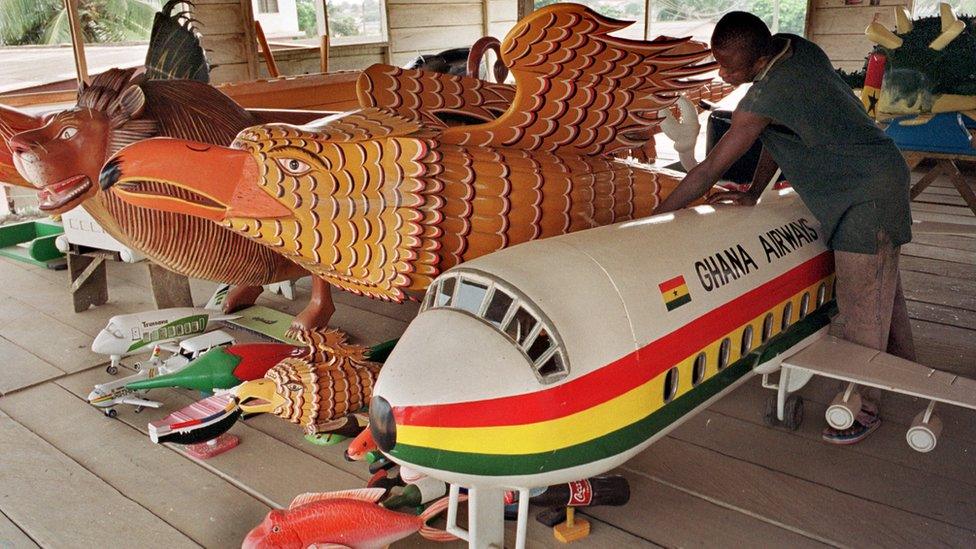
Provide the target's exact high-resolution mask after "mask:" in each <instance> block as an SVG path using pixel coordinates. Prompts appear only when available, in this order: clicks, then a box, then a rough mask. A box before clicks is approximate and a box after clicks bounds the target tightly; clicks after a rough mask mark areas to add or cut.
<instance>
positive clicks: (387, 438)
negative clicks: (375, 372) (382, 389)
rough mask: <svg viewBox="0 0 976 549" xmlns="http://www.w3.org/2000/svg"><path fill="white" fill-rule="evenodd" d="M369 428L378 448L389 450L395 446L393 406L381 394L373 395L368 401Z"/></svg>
mask: <svg viewBox="0 0 976 549" xmlns="http://www.w3.org/2000/svg"><path fill="white" fill-rule="evenodd" d="M369 430H370V432H371V433H372V435H373V440H375V441H376V445H377V446H379V448H380V450H383V451H384V452H389V451H391V450H393V447H394V446H396V435H397V433H396V421H394V419H393V407H392V406H390V403H389V402H387V401H386V399H385V398H383V397H381V396H374V397H373V400H372V401H371V402H370V403H369Z"/></svg>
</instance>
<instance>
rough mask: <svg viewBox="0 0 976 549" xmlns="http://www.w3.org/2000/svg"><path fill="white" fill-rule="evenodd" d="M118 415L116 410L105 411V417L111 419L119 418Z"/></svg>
mask: <svg viewBox="0 0 976 549" xmlns="http://www.w3.org/2000/svg"><path fill="white" fill-rule="evenodd" d="M118 415H119V413H118V411H116V410H115V408H109V409H108V410H105V417H110V418H113V419H114V418H116V417H118Z"/></svg>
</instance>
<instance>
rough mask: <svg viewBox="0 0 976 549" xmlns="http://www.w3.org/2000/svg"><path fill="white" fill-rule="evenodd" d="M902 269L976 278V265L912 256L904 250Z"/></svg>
mask: <svg viewBox="0 0 976 549" xmlns="http://www.w3.org/2000/svg"><path fill="white" fill-rule="evenodd" d="M898 266H899V268H900V269H901V270H902V271H916V272H920V273H932V274H937V275H942V276H951V277H953V278H968V279H972V278H976V266H974V265H972V264H967V263H951V262H948V261H941V260H938V259H930V258H927V257H919V256H911V255H908V254H906V253H904V250H903V251H902V254H901V257H900V258H899V260H898Z"/></svg>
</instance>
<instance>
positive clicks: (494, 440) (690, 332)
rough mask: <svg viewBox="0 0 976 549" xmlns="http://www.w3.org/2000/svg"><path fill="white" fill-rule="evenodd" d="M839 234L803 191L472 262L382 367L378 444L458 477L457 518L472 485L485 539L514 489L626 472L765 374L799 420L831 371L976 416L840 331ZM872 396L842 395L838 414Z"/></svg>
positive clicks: (920, 442) (449, 279)
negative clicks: (831, 332)
mask: <svg viewBox="0 0 976 549" xmlns="http://www.w3.org/2000/svg"><path fill="white" fill-rule="evenodd" d="M823 240H824V235H823V234H822V232H821V229H820V227H819V225H818V224H817V223H816V222H815V221H814V218H813V216H812V215H811V214H810V212H809V210H807V209H806V208H805V207H804V206H803V204H802V202H801V201H800V199H799V198H798V197H797V196H796V194H795V192H794V191H793V190H791V189H786V190H781V191H767V193H766V194H765V195H764V196H763V199H762V201H761V202H760V204H759V205H757V206H756V207H754V208H748V207H741V206H716V207H712V206H698V207H696V208H692V209H689V210H683V211H679V212H675V213H671V214H664V215H658V216H653V217H649V218H645V219H641V220H636V221H629V222H625V223H620V224H616V225H610V226H607V227H601V228H595V229H590V230H586V231H582V232H579V233H575V234H570V235H564V236H558V237H553V238H550V239H545V240H541V241H535V242H530V243H525V244H520V245H518V246H515V247H512V248H509V249H506V250H502V251H499V252H495V253H492V254H489V255H487V256H484V257H482V258H478V259H475V260H472V261H469V262H466V263H464V264H462V265H459V266H457V267H454V268H453V269H451V270H449V271H447V272H446V273H444V274H443V275H441V276H439V277H438V278H437V279H436V280H435V281H434V283H432V284H431V286H430V288H429V289H428V291H427V293H426V295H425V298H424V301H423V304H422V306H421V310H420V313H419V314H418V316H417V317H416V319H414V321H413V322H412V323H411V324H410V326H409V327H408V328H407V330H406V332H405V333H404V334H403V337H402V338H401V340H400V342H399V343H398V344H397V346H396V348H394V350H393V352H392V354H391V355H390V357H389V358H388V359H387V361H386V363H385V366H384V368H383V370H382V371H381V372H380V376H379V379H378V380H377V383H376V386H375V388H374V391H373V395H374V396H373V400H372V403H371V405H370V428H371V431H372V434H373V438H374V439H375V440H376V442H377V444H378V445H379V447H380V449H381V450H382V451H383V452H384V453H385V454H386V455H387V456H389V457H390V458H391V459H392V460H394V461H396V462H397V463H399V464H401V465H404V466H408V467H410V468H412V469H415V470H418V471H420V472H422V473H425V474H427V475H429V476H431V477H435V478H438V479H441V480H444V481H446V482H449V483H451V484H452V489H451V497H452V505H454V506H455V511H456V505H457V503H458V501H459V498H458V497H457V496H458V493H459V487H461V486H464V487H467V488H468V489H469V500H468V502H469V503H468V505H469V509H468V511H469V517H472V518H471V519H470V520H469V524H470V525H471V527H470V528H469V530H468V531H463V530H461V529H460V528H458V527H457V526H456V524H454V523H451V524H449V526H450V528H449V531H451V533H453V534H455V535H458V536H459V537H462V538H464V539H467V540H468V541H469V542H470V543H471V544H472V545H473V546H478V547H482V546H487V545H489V544H492V543H497V544H499V546H501V543H502V542H503V536H504V524H503V520H502V516H503V515H502V494H503V492H504V491H505V490H515V491H520V492H521V493H522V495H521V497H520V501H528V500H529V497H528V490H529V489H531V488H534V487H541V486H548V485H553V484H559V483H563V482H570V481H574V480H578V479H581V478H587V477H591V476H594V475H599V474H601V473H604V472H606V471H609V470H610V469H613V468H614V467H617V466H619V465H621V464H622V463H624V462H625V461H627V460H628V459H629V458H631V457H632V456H634V455H635V454H637V453H638V452H640V451H641V450H643V449H644V448H646V447H647V446H648V445H650V444H651V443H653V442H654V441H655V440H657V439H658V438H660V437H662V436H664V435H665V434H666V433H668V432H669V431H670V430H672V429H673V428H675V427H676V426H678V425H679V424H681V423H682V422H683V421H685V420H686V419H688V418H689V417H691V416H693V415H694V414H696V413H697V412H699V411H701V410H703V409H704V408H706V407H707V406H708V405H709V404H710V403H712V402H713V401H715V400H717V399H718V398H721V397H722V396H723V395H724V394H726V393H728V392H729V391H731V390H732V389H734V388H735V387H736V386H738V385H740V384H741V383H743V382H745V381H746V380H748V379H749V378H750V377H752V375H753V374H760V375H763V376H764V381H767V382H768V381H769V379H768V378H769V376H771V375H772V374H774V373H776V372H778V371H779V372H780V374H781V375H780V377H779V379H778V383H777V384H775V385H773V384H771V383H766V385H767V386H770V387H775V388H778V389H779V395H778V399H776V398H774V400H773V402H772V404H773V407H772V410H773V411H774V413H775V412H778V413H779V414H778V415H779V419H781V420H783V421H784V423H785V424H786V425H787V426H788V427H792V428H796V427H797V426H798V424H799V420H800V419H801V418H802V400H801V399H800V398H799V396H798V395H792V396H788V394H789V393H790V392H793V391H796V390H798V389H800V388H801V387H802V386H803V385H804V384H805V383H806V382H807V381H808V380H809V379H810V378H811V377H812V376H813V375H814V374H819V375H825V376H829V377H835V378H838V379H844V380H848V381H851V382H855V383H862V384H865V385H871V386H877V387H881V388H884V389H888V390H894V391H899V392H905V393H908V394H912V395H915V396H919V397H922V398H927V399H931V400H933V401H941V402H947V403H950V404H957V405H962V406H967V407H976V382H974V381H973V380H969V379H963V378H959V377H957V376H952V375H949V374H944V373H941V372H937V371H935V370H932V369H930V368H926V367H924V366H921V365H918V364H914V363H911V362H908V361H904V360H900V359H896V358H894V357H891V356H890V355H885V354H884V353H879V352H877V351H873V350H869V349H865V348H863V347H860V346H857V345H854V344H852V343H847V342H842V341H838V340H835V339H832V338H828V337H827V328H828V325H829V322H830V316H829V312H830V309H831V308H832V307H833V303H832V299H833V286H834V284H833V282H834V265H833V254H832V252H830V251H829V250H828V249H827V248H826V246H825V244H824V241H823ZM781 368H782V370H781ZM855 399H856V397H855V396H854V394H853V393H851V391H846V392H845V393H842V394H841V395H840V396H839V397H838V402H835V403H834V404H835V405H834V406H832V407H831V409H830V410H829V411H828V419H829V420H830V421H831V423H832V424H843V420H846V417H845V415H844V406H845V405H846V406H849V407H850V408H852V409H853V410H854V411H855V412H856V411H857V410H858V409H859V404H858V405H857V407H855V406H854V404H856V403H854V402H853V400H855ZM777 401H778V402H777ZM776 404H778V407H777V406H775V405H776ZM777 408H778V410H777ZM920 416H921V417H920V418H919V421H918V425H915V426H913V429H914V431H913V432H912V433H910V434H909V441H910V442H911V443H912V445H913V447H915V448H916V449H920V450H925V449H931V447H933V446H934V444H935V438H936V437H937V436H938V432H937V431H938V428H937V426H935V427H933V426H934V425H935V424H936V423H937V422H936V421H934V420H933V418H932V417H931V406H930V408H929V410H927V411H925V412H923V413H922V414H920ZM916 427H918V428H919V429H915V428H916ZM926 430H927V431H926ZM922 431H926V432H922ZM527 512H528V506H527V505H526V506H523V507H522V508H520V516H519V528H518V540H517V546H519V547H521V546H523V544H524V539H525V538H524V536H525V524H526V517H527ZM449 516H453V517H456V512H455V513H452V514H451V515H449ZM449 522H450V520H449Z"/></svg>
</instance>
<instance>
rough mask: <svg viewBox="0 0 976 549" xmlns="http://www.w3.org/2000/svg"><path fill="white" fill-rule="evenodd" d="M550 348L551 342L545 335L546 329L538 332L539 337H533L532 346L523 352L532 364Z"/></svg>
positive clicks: (547, 335)
mask: <svg viewBox="0 0 976 549" xmlns="http://www.w3.org/2000/svg"><path fill="white" fill-rule="evenodd" d="M551 346H552V340H551V339H549V334H547V333H546V329H545V328H542V329H541V330H539V335H537V336H536V337H535V340H534V341H533V342H532V345H529V348H528V349H527V350H526V351H525V354H527V355H529V358H530V359H532V362H535V361H537V360H539V359H540V358H541V357H542V355H543V354H544V353H545V352H546V351H548V350H549V347H551Z"/></svg>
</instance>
